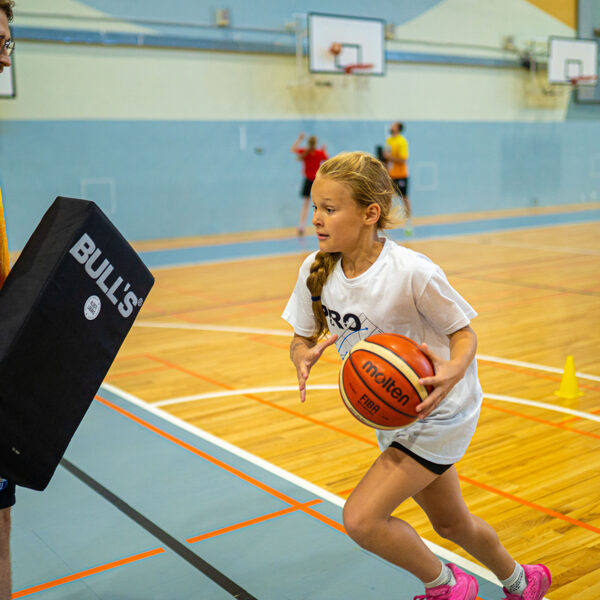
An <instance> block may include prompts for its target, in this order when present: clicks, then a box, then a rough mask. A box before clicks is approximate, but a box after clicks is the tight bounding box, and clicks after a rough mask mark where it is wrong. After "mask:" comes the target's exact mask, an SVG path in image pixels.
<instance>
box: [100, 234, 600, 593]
mask: <svg viewBox="0 0 600 600" xmlns="http://www.w3.org/2000/svg"><path fill="white" fill-rule="evenodd" d="M598 233H599V227H598V224H597V223H593V224H581V225H570V226H558V227H549V228H545V229H534V230H522V231H513V232H504V233H494V234H486V235H476V236H469V237H466V236H465V237H460V238H453V239H448V240H437V241H421V242H413V243H410V244H408V245H409V246H410V247H412V248H414V249H416V250H418V251H421V252H424V253H425V254H427V255H428V256H430V257H431V258H432V259H433V260H434V261H435V262H437V263H438V264H440V265H441V266H442V267H443V268H444V270H445V271H446V274H447V275H448V277H449V279H450V281H451V282H452V284H453V285H454V286H455V287H456V288H457V289H458V290H459V291H460V292H461V293H462V294H463V295H464V296H465V298H466V299H467V300H469V302H470V303H471V304H472V305H473V306H474V307H475V309H476V310H477V311H478V312H479V314H480V316H479V317H477V319H475V320H474V321H473V327H474V329H475V330H476V332H477V334H478V336H479V348H478V354H479V355H481V356H483V357H486V358H485V359H483V358H481V359H480V360H479V369H480V378H481V381H482V385H483V388H484V392H485V393H487V394H491V395H502V396H509V397H512V398H518V399H525V400H531V401H537V402H541V403H546V404H548V405H550V407H549V408H540V407H536V406H530V405H525V404H523V403H518V402H517V403H515V402H507V401H505V400H501V399H497V398H496V399H491V398H486V399H485V401H484V407H483V410H482V416H481V419H480V424H479V427H478V430H477V432H476V434H475V437H474V439H473V442H472V444H471V446H470V448H469V451H468V452H467V455H466V456H465V457H464V459H463V460H461V461H460V463H459V464H458V470H459V473H460V475H461V484H462V487H463V491H464V495H465V498H466V501H467V503H468V505H469V506H470V508H471V510H472V511H473V512H474V513H475V514H477V515H479V516H481V517H482V518H484V519H485V520H487V521H488V522H489V523H491V524H492V525H493V526H494V528H495V529H496V530H497V531H498V533H499V535H500V537H501V539H502V540H503V542H504V543H505V545H506V546H507V548H508V550H509V551H510V552H511V553H512V554H513V555H514V556H515V558H516V559H518V560H519V561H520V562H525V563H532V562H544V563H546V564H547V565H548V566H549V567H550V569H551V571H552V574H553V578H554V584H553V586H552V588H551V591H550V593H549V597H550V598H551V599H552V600H571V599H573V598H577V599H578V600H597V599H598V598H600V422H599V421H598V416H599V415H600V379H599V376H600V236H599V235H598ZM302 259H303V256H302V255H297V256H285V257H276V258H261V259H255V260H244V261H237V262H228V263H220V264H214V265H202V266H191V267H184V268H172V269H165V270H157V271H155V275H156V278H157V282H156V286H155V288H154V290H153V291H152V293H151V295H150V296H149V298H148V299H147V302H146V305H145V307H144V309H143V311H142V314H141V315H140V317H139V319H138V321H139V323H140V324H139V325H138V326H136V327H134V329H133V330H132V333H131V334H130V336H129V337H128V339H127V340H126V342H125V344H124V346H123V348H122V349H121V352H120V354H119V356H118V358H117V360H116V361H115V363H114V365H113V368H112V369H111V371H110V373H109V376H108V377H107V381H108V382H109V383H111V384H114V385H116V386H118V387H119V388H121V389H123V390H125V391H127V392H129V393H132V394H134V395H136V396H138V397H139V398H142V399H143V400H145V401H147V402H149V403H156V402H160V401H164V400H167V399H171V398H180V397H182V396H189V395H195V394H210V393H217V392H223V391H227V390H248V389H250V390H256V389H257V388H263V387H266V386H269V387H275V388H281V387H286V386H294V385H296V383H297V382H296V377H295V370H294V368H293V367H292V365H291V363H290V362H289V359H288V344H289V340H290V337H289V336H285V335H277V331H273V332H271V333H269V332H263V333H258V332H253V331H252V330H255V329H259V330H279V331H284V332H285V330H286V329H288V326H287V324H286V323H285V322H283V321H282V320H281V318H280V315H281V312H282V310H283V307H284V305H285V303H286V301H287V298H288V297H289V294H290V292H291V290H292V288H293V285H294V283H295V280H296V276H297V269H298V267H299V265H300V263H301V260H302ZM144 322H151V323H164V324H174V325H179V326H181V327H183V328H175V327H166V328H151V327H144V326H143V324H144ZM188 326H194V327H198V328H196V329H191V328H186V327H188ZM203 326H215V327H217V328H223V329H227V328H231V330H228V331H211V330H206V329H202V327H203ZM239 328H246V329H244V331H236V329H239ZM247 329H248V331H247ZM290 336H291V334H290ZM567 355H572V356H573V357H574V360H575V366H576V369H577V371H578V372H581V373H582V374H584V375H585V374H590V375H592V376H595V378H596V379H594V377H591V378H586V377H579V378H578V383H579V387H580V390H581V391H583V392H584V394H583V395H582V396H581V397H580V398H578V399H575V400H566V399H562V398H559V397H557V396H556V395H555V394H554V392H555V391H556V390H558V388H559V385H560V381H561V372H562V368H563V367H564V363H565V359H566V357H567ZM490 357H491V358H490ZM510 361H524V362H528V363H533V364H535V365H539V366H540V367H541V368H531V367H528V366H526V365H520V364H514V363H513V362H510ZM339 365H340V360H339V358H338V357H337V355H336V353H335V351H334V350H332V351H328V352H327V353H326V354H325V356H324V357H323V359H322V360H321V361H320V363H318V364H317V365H316V366H315V368H314V369H313V373H312V375H311V378H310V381H309V383H310V384H335V383H336V381H337V371H338V368H339ZM543 367H554V368H558V369H559V372H558V373H557V372H552V371H549V370H547V369H544V368H543ZM552 407H566V408H570V409H573V410H576V411H582V412H584V413H588V414H589V415H591V416H592V419H593V418H596V421H594V420H591V419H590V418H582V417H581V416H573V415H569V414H564V413H560V412H556V411H554V410H550V408H552ZM164 409H165V410H168V411H169V412H171V413H172V414H173V415H176V416H177V417H180V418H182V419H185V420H187V421H189V422H190V423H192V424H194V425H196V426H198V427H200V428H202V429H204V430H206V431H208V432H210V433H212V434H214V435H216V436H219V437H221V438H223V439H225V440H227V441H228V442H231V443H233V444H235V445H237V446H239V447H241V448H243V449H244V450H246V451H248V452H251V453H253V454H255V455H257V456H259V457H261V458H263V459H266V460H268V461H270V462H272V463H274V464H275V465H277V466H279V467H282V468H283V469H286V470H288V471H290V472H292V473H294V474H296V475H298V476H300V477H303V478H305V479H307V480H308V481H311V482H313V483H315V484H317V485H319V486H321V487H322V488H324V489H326V490H329V491H331V492H333V493H335V494H338V495H340V496H342V497H346V496H347V495H348V494H349V493H350V491H351V490H352V488H353V487H354V486H355V485H356V483H357V482H358V481H359V479H360V478H361V476H362V475H363V473H364V472H365V470H366V469H367V468H368V466H369V465H370V464H371V462H372V461H373V460H374V458H375V457H376V456H377V454H378V450H377V447H376V444H375V438H374V434H373V433H372V431H371V430H369V429H368V428H367V427H365V426H363V425H361V424H360V423H358V422H357V421H355V420H354V419H353V417H352V416H351V415H350V414H349V413H348V412H347V411H346V409H345V408H344V407H343V405H342V403H341V400H340V399H339V397H338V394H337V392H336V391H327V390H325V391H313V392H309V396H308V400H307V402H306V403H305V404H301V403H300V402H299V400H298V397H297V394H296V393H295V392H294V391H274V392H273V391H246V392H243V393H239V394H237V395H233V396H221V397H212V398H205V399H201V400H196V401H192V402H180V403H177V404H172V405H167V406H164ZM398 514H401V515H402V517H403V518H405V519H406V520H408V521H409V522H410V523H412V524H413V525H414V526H415V527H416V528H417V530H418V532H419V533H420V534H421V535H422V536H423V537H425V538H426V539H428V540H431V541H433V542H436V543H438V544H440V545H442V546H444V547H446V548H449V549H451V550H453V551H456V552H457V553H459V554H461V555H465V554H464V553H463V552H462V550H460V549H458V548H456V547H455V546H454V545H452V544H450V543H447V542H445V541H444V540H442V539H441V538H439V537H438V536H437V535H436V534H435V533H434V532H433V531H432V529H431V527H430V526H429V525H428V522H427V520H426V519H425V518H424V516H423V514H422V513H421V511H420V509H419V508H418V507H417V506H416V505H415V504H413V503H412V502H411V503H408V504H406V505H405V506H402V507H401V508H400V510H399V511H398ZM465 556H466V555H465Z"/></svg>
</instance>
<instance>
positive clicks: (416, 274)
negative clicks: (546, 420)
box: [283, 152, 550, 600]
mask: <svg viewBox="0 0 600 600" xmlns="http://www.w3.org/2000/svg"><path fill="white" fill-rule="evenodd" d="M393 194H394V188H393V184H392V181H391V179H390V177H389V175H388V173H387V171H386V169H385V167H384V166H383V165H382V164H381V162H380V161H378V160H376V159H375V158H373V157H372V156H370V155H369V154H366V153H363V152H348V153H343V154H339V155H337V156H335V157H334V158H331V159H329V160H327V161H326V162H324V163H323V164H322V165H321V167H320V168H319V171H318V173H317V177H316V179H315V182H314V185H313V188H312V200H313V206H314V215H313V220H312V222H313V225H314V226H315V229H316V233H317V239H318V243H319V251H318V252H316V253H313V254H311V255H310V256H309V257H308V258H307V259H306V260H305V261H304V263H303V264H302V266H301V267H300V273H299V276H298V281H297V283H296V287H295V289H294V291H293V293H292V296H291V297H290V300H289V302H288V304H287V306H286V308H285V311H284V313H283V318H284V319H285V320H286V321H288V322H289V323H290V324H291V325H292V327H293V328H294V337H293V339H292V342H291V345H290V356H291V359H292V362H293V363H294V365H295V367H296V371H297V375H298V383H299V391H300V399H301V401H304V400H305V397H306V381H307V379H308V376H309V373H310V370H311V368H312V366H313V365H314V364H315V363H316V362H317V360H319V358H320V357H321V355H322V353H323V351H324V350H325V349H326V348H327V347H328V346H330V345H332V344H335V345H336V348H337V350H338V351H339V353H340V355H341V356H342V357H343V356H345V354H346V353H347V352H348V350H349V349H350V348H351V347H352V345H354V344H355V343H356V342H357V341H359V340H360V339H364V338H365V337H367V336H369V335H371V334H373V333H378V332H389V333H399V334H402V335H405V336H408V337H410V338H412V339H414V340H416V341H418V342H419V343H421V349H422V350H423V352H425V353H426V354H427V355H428V356H429V358H430V359H431V360H432V362H433V364H434V367H435V375H434V376H433V377H427V378H423V379H422V380H421V383H423V384H424V385H432V386H433V387H434V390H433V391H432V392H431V394H430V395H429V396H428V397H427V398H426V399H425V400H424V401H423V402H422V404H421V405H420V406H419V419H418V420H417V421H415V422H414V423H413V424H411V425H410V426H408V427H405V428H402V429H398V430H395V431H379V430H378V431H377V432H376V434H377V439H378V443H379V446H380V448H381V451H382V452H381V454H380V455H379V457H378V458H377V459H376V460H375V462H374V463H373V465H372V466H371V468H370V469H369V471H368V472H367V473H366V474H365V476H364V477H363V479H362V480H361V481H360V482H359V484H358V485H357V487H356V488H355V489H354V491H353V492H352V494H351V495H350V497H349V498H348V500H347V501H346V505H345V507H344V511H343V519H344V526H345V528H346V531H347V532H348V534H349V535H350V537H352V539H354V541H356V543H358V544H359V545H360V546H362V547H363V548H365V549H367V550H369V551H370V552H373V553H375V554H377V555H378V556H380V557H382V558H384V559H385V560H388V561H389V562H391V563H393V564H395V565H398V566H399V567H401V568H403V569H406V570H407V571H409V572H410V573H412V574H413V575H415V576H416V577H418V578H419V579H420V580H421V581H422V582H423V584H424V586H425V595H423V596H418V597H417V598H421V599H425V600H433V599H436V600H475V598H476V597H477V591H478V586H477V581H476V579H475V577H473V576H472V575H470V574H467V573H465V572H463V571H462V570H461V569H459V568H458V567H457V566H456V565H454V564H447V565H444V564H442V562H441V561H440V559H439V558H438V557H437V556H435V554H433V553H432V552H431V550H430V549H429V548H428V547H427V546H426V545H425V544H424V543H423V541H422V540H421V538H420V537H419V536H418V534H417V533H416V531H415V530H414V529H413V528H412V527H411V525H409V524H408V523H407V522H405V521H403V520H402V519H399V518H397V517H393V516H392V513H393V512H394V511H395V510H396V508H397V507H398V506H399V505H401V504H402V503H403V502H404V501H405V500H407V499H408V498H411V497H412V498H414V499H415V501H416V502H417V503H418V504H419V505H420V506H421V508H422V509H423V510H424V511H425V513H426V514H427V516H428V518H429V520H430V522H431V524H432V526H433V528H434V529H435V530H436V531H437V532H438V533H439V534H440V535H441V536H443V537H444V538H446V539H449V540H451V541H453V542H455V543H456V544H458V545H460V546H461V547H462V548H464V549H465V550H466V551H467V552H469V553H470V554H471V555H472V556H474V557H475V558H476V559H477V560H479V561H480V562H481V563H483V564H484V565H485V566H487V567H488V568H489V569H490V570H491V571H492V572H493V573H495V575H496V576H497V577H498V579H499V580H500V581H501V582H502V584H503V586H504V593H505V594H506V596H505V598H506V600H541V599H542V598H543V596H544V594H545V592H546V591H547V589H548V587H549V586H550V573H549V571H548V569H547V568H546V567H545V566H544V565H519V564H518V563H516V562H515V561H514V560H513V559H512V558H511V556H510V555H509V554H508V552H507V551H506V549H505V548H504V547H503V546H502V544H501V543H500V541H499V539H498V536H497V535H496V532H495V531H494V530H493V529H492V527H490V525H488V524H487V523H486V522H485V521H483V520H482V519H480V518H479V517H477V516H475V515H473V514H471V513H470V512H469V510H468V508H467V506H466V504H465V502H464V500H463V497H462V494H461V490H460V485H459V481H458V475H457V472H456V468H455V466H454V463H456V462H457V461H458V460H459V459H460V458H461V457H462V456H463V454H464V453H465V451H466V449H467V446H468V445H469V442H470V440H471V437H472V435H473V433H474V431H475V427H476V425H477V419H478V417H479V411H480V407H481V400H482V391H481V387H480V385H479V380H478V377H477V366H476V361H475V351H476V347H477V338H476V335H475V332H474V331H473V329H472V328H471V326H470V321H471V320H472V319H473V318H474V317H475V316H476V312H475V311H474V310H473V308H472V307H471V306H470V305H469V304H468V303H467V302H466V301H465V300H464V299H463V298H462V297H461V296H460V295H459V294H458V292H456V290H454V289H453V288H452V286H451V285H450V284H449V282H448V280H447V278H446V276H445V275H444V273H443V271H442V270H441V269H440V267H438V266H437V265H435V264H434V263H433V262H431V261H430V260H429V259H428V258H427V257H425V256H424V255H422V254H419V253H417V252H414V251H412V250H409V249H408V248H404V247H402V246H399V245H397V244H396V243H394V242H392V241H391V240H389V239H387V238H385V237H383V236H382V235H381V231H382V230H383V229H385V228H389V227H390V226H393V225H395V224H396V223H397V217H396V213H395V210H394V208H393V207H392V196H393ZM328 333H329V334H330V335H329V337H326V338H325V337H324V336H326V335H327V334H328Z"/></svg>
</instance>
